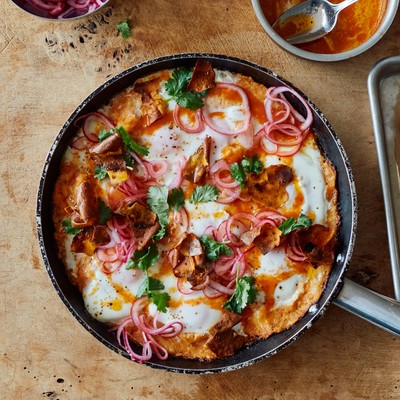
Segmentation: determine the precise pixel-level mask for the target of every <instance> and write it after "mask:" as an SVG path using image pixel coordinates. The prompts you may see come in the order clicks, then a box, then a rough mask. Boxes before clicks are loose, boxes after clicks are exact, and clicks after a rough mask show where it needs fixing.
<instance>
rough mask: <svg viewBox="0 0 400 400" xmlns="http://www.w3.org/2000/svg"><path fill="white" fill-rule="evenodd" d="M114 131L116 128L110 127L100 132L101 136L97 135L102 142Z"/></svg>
mask: <svg viewBox="0 0 400 400" xmlns="http://www.w3.org/2000/svg"><path fill="white" fill-rule="evenodd" d="M113 133H114V129H110V130H109V131H107V130H105V129H102V130H101V131H100V132H99V136H98V137H97V138H98V139H99V141H100V142H102V141H103V140H104V139H107V138H108V137H109V136H111V135H112V134H113Z"/></svg>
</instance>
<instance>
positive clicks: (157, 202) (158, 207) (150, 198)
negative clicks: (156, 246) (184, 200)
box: [147, 186, 169, 240]
mask: <svg viewBox="0 0 400 400" xmlns="http://www.w3.org/2000/svg"><path fill="white" fill-rule="evenodd" d="M147 204H148V205H149V206H150V208H151V210H152V211H153V212H154V213H155V214H157V217H158V222H159V223H160V225H161V229H160V230H159V231H158V232H157V234H156V235H154V236H153V239H154V240H159V239H162V238H163V237H164V236H165V234H166V233H167V225H168V222H169V221H168V213H169V205H168V188H167V187H166V186H150V188H149V190H148V192H147Z"/></svg>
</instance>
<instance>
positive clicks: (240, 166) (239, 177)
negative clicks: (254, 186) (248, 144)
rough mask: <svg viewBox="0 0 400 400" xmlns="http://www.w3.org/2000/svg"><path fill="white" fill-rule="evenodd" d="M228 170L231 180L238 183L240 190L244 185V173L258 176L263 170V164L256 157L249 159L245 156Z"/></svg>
mask: <svg viewBox="0 0 400 400" xmlns="http://www.w3.org/2000/svg"><path fill="white" fill-rule="evenodd" d="M230 170H231V175H232V178H233V179H234V180H235V181H236V182H237V183H239V185H240V187H241V188H242V187H243V186H244V185H245V183H246V172H247V173H255V174H259V173H260V172H261V171H262V170H263V163H262V162H261V161H260V160H259V159H258V157H257V156H253V157H251V158H248V157H246V156H245V157H243V160H242V161H240V162H239V163H237V162H236V163H233V164H232V165H231V168H230Z"/></svg>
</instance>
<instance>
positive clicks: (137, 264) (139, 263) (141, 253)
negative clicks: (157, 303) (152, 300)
mask: <svg viewBox="0 0 400 400" xmlns="http://www.w3.org/2000/svg"><path fill="white" fill-rule="evenodd" d="M159 258H160V255H159V254H158V250H157V246H156V245H155V243H152V244H151V245H150V246H149V247H148V248H147V249H143V250H136V251H135V253H134V255H133V257H132V258H131V259H129V261H128V262H127V264H126V267H125V269H140V270H142V271H147V270H148V269H149V268H150V267H151V266H152V265H154V264H155V263H156V261H157V260H158V259H159ZM139 297H140V296H139Z"/></svg>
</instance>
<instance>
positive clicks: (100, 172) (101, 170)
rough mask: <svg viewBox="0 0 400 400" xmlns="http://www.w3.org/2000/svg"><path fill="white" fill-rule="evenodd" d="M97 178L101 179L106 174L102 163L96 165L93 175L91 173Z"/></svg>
mask: <svg viewBox="0 0 400 400" xmlns="http://www.w3.org/2000/svg"><path fill="white" fill-rule="evenodd" d="M93 176H94V177H95V178H96V179H97V180H99V181H101V180H102V179H104V178H105V177H106V176H107V171H106V169H105V168H104V167H103V166H102V165H98V166H97V167H96V168H95V169H94V175H93Z"/></svg>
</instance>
